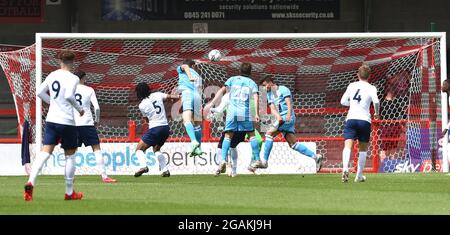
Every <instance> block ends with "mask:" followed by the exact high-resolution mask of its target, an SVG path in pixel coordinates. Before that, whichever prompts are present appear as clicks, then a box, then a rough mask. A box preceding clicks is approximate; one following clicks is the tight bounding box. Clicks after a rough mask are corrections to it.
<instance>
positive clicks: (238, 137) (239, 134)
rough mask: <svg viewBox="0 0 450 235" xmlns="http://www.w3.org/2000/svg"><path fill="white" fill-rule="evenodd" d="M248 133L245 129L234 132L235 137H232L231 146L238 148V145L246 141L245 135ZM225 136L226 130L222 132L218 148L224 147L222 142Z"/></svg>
mask: <svg viewBox="0 0 450 235" xmlns="http://www.w3.org/2000/svg"><path fill="white" fill-rule="evenodd" d="M246 134H247V132H245V131H236V132H233V138H231V144H230V147H231V148H236V146H237V145H238V144H239V143H241V142H244V141H245V135H246ZM224 138H225V132H224V133H222V136H221V137H220V140H219V145H218V146H217V147H218V148H220V149H221V148H222V143H223V139H224Z"/></svg>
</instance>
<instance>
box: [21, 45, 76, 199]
mask: <svg viewBox="0 0 450 235" xmlns="http://www.w3.org/2000/svg"><path fill="white" fill-rule="evenodd" d="M58 58H59V59H60V66H61V68H60V69H58V70H56V71H54V72H51V73H50V74H49V75H48V76H47V78H46V79H45V81H44V82H43V83H42V84H41V85H40V86H39V87H38V89H37V96H38V97H39V98H41V99H42V100H43V101H44V102H46V103H48V104H50V107H49V110H48V113H47V118H46V120H45V132H44V141H43V145H44V146H43V147H42V150H41V152H39V153H38V154H37V156H36V158H35V160H34V163H33V168H32V170H31V173H30V177H29V179H28V182H27V183H26V184H25V192H24V199H25V201H31V200H33V188H34V186H35V185H36V178H37V176H38V174H39V172H40V171H41V169H42V167H43V166H44V164H45V162H47V160H48V159H49V158H50V155H51V154H52V153H53V150H54V148H55V146H56V145H57V144H58V142H59V141H61V147H62V148H63V149H64V155H65V156H66V167H65V172H64V176H65V180H66V194H65V195H64V199H65V200H81V198H82V197H83V193H82V192H75V191H74V190H73V180H74V176H75V152H76V151H77V146H78V143H77V129H76V127H75V119H74V115H80V116H83V114H84V110H83V108H82V107H81V106H80V105H78V103H77V102H76V100H75V89H76V87H77V85H78V82H79V79H78V77H77V76H75V75H74V74H72V73H71V72H70V71H71V70H72V68H73V62H74V59H75V54H74V53H72V52H70V51H63V52H61V53H60V54H59V55H58ZM47 92H49V93H47ZM74 108H75V109H76V110H77V112H74Z"/></svg>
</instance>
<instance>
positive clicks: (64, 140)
mask: <svg viewBox="0 0 450 235" xmlns="http://www.w3.org/2000/svg"><path fill="white" fill-rule="evenodd" d="M60 141H61V148H63V149H74V148H77V147H78V135H77V127H76V126H70V125H63V124H57V123H53V122H46V123H45V132H44V145H57V144H58V143H59V142H60Z"/></svg>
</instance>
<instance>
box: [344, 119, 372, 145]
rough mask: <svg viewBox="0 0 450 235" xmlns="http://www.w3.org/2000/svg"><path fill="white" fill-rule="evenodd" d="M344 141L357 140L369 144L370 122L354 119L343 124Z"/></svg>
mask: <svg viewBox="0 0 450 235" xmlns="http://www.w3.org/2000/svg"><path fill="white" fill-rule="evenodd" d="M344 139H346V140H348V139H352V140H356V139H357V140H359V141H361V142H366V143H367V142H369V139H370V122H368V121H363V120H356V119H349V120H347V121H346V122H345V128H344Z"/></svg>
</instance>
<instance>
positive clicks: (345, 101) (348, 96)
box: [341, 81, 380, 123]
mask: <svg viewBox="0 0 450 235" xmlns="http://www.w3.org/2000/svg"><path fill="white" fill-rule="evenodd" d="M371 102H373V103H380V101H379V100H378V96H377V88H376V87H375V86H373V85H371V84H369V83H368V82H364V81H358V82H353V83H350V84H349V85H348V87H347V90H346V91H345V93H344V95H343V96H342V99H341V104H342V105H345V106H350V109H349V110H348V114H347V118H346V119H345V120H350V119H356V120H363V121H367V122H369V123H370V120H371V118H370V103H371Z"/></svg>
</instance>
